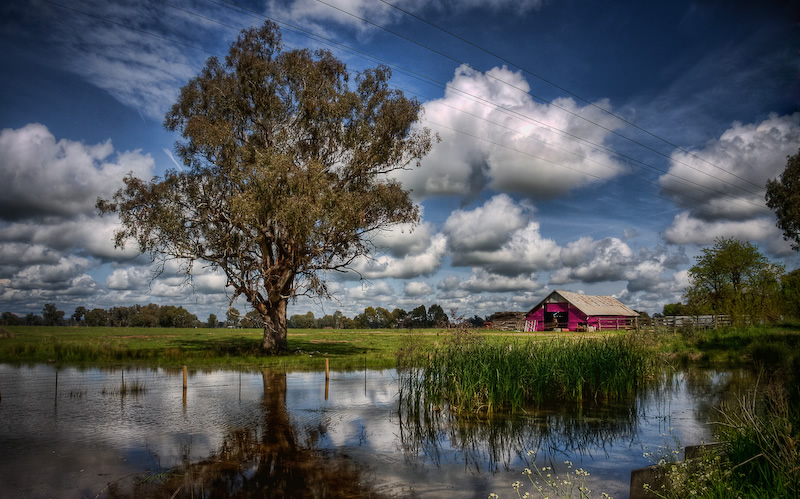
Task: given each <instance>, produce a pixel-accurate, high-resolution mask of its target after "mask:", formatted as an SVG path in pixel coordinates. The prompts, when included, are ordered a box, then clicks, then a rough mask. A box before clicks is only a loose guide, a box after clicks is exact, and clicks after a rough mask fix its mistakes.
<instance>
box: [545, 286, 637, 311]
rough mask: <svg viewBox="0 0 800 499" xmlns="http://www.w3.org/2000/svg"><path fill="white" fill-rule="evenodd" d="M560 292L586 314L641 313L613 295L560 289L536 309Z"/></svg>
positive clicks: (560, 294) (562, 296) (548, 296)
mask: <svg viewBox="0 0 800 499" xmlns="http://www.w3.org/2000/svg"><path fill="white" fill-rule="evenodd" d="M554 294H558V295H559V296H561V298H563V299H564V301H567V302H569V303H570V304H572V305H574V306H575V307H577V308H579V309H580V310H581V311H583V313H584V314H586V315H592V316H595V315H618V316H620V315H621V316H625V317H636V316H638V315H639V314H638V313H636V311H635V310H633V309H632V308H630V307H628V306H626V305H623V304H622V302H620V301H619V300H617V299H616V298H614V297H613V296H591V295H582V294H580V293H573V292H572V291H562V290H560V289H558V290H555V291H553V292H552V293H550V294H549V295H547V298H545V299H544V300H542V301H541V302H539V304H538V305H536V306H535V307H533V308H534V309H536V308H537V307H539V306H540V305H541V304H542V303H544V302H546V301H548V300H549V299H550V297H551V296H553V295H554Z"/></svg>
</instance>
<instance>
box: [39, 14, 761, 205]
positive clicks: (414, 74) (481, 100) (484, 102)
mask: <svg viewBox="0 0 800 499" xmlns="http://www.w3.org/2000/svg"><path fill="white" fill-rule="evenodd" d="M44 1H45V2H46V3H50V4H52V5H55V6H58V7H61V8H64V9H67V10H71V11H73V12H76V13H79V14H83V15H86V16H89V17H91V18H94V19H98V20H100V21H104V22H108V23H110V24H114V25H116V26H120V27H123V28H126V29H130V30H133V31H137V32H139V33H143V34H145V35H148V36H153V37H155V38H158V39H161V40H164V41H167V42H172V43H177V44H180V45H183V46H186V47H189V48H192V49H195V50H200V51H203V52H206V53H209V54H211V55H215V56H221V55H220V54H216V53H214V52H211V51H209V50H206V49H204V48H201V47H196V46H194V45H191V44H187V43H185V42H181V41H178V40H174V39H171V38H168V37H165V36H162V35H159V34H156V33H152V32H149V31H146V30H142V29H139V28H136V27H133V26H129V25H126V24H123V23H120V22H116V21H112V20H110V19H107V18H103V17H100V16H97V15H94V14H90V13H87V12H85V11H81V10H78V9H75V8H72V7H68V6H64V5H62V4H59V3H56V2H53V1H52V0H44ZM157 1H159V3H162V4H164V5H167V6H169V7H172V8H175V9H177V10H180V11H182V12H185V13H188V14H190V15H194V16H197V17H199V18H202V19H205V20H207V21H211V22H214V23H217V24H219V25H221V26H225V27H227V28H230V29H234V30H236V29H239V28H238V27H236V26H232V25H229V24H226V23H223V22H221V21H219V20H216V19H213V18H210V17H207V16H204V15H202V14H200V13H197V12H194V11H191V10H187V9H184V8H182V7H177V6H175V5H172V4H170V3H168V2H164V1H161V0H157ZM207 1H208V2H209V3H213V4H217V5H221V6H223V7H226V8H231V7H236V8H237V9H241V10H243V11H246V12H241V11H239V12H240V13H245V14H247V15H250V16H252V17H254V18H258V19H269V20H271V21H273V22H276V23H279V24H282V25H284V26H287V27H289V28H290V29H292V30H293V31H296V32H299V33H300V34H303V35H304V36H309V37H310V38H314V39H316V40H318V41H321V42H323V43H327V44H330V45H332V46H336V47H339V48H342V49H344V50H347V51H349V52H351V53H355V54H357V55H359V56H363V57H365V58H368V59H370V60H373V61H376V62H380V63H385V64H387V65H390V66H392V67H395V68H398V69H400V70H401V71H402V72H404V73H406V74H408V75H410V76H412V77H415V78H418V79H420V80H423V81H427V82H430V83H433V84H436V85H437V86H443V87H444V88H448V89H450V90H453V91H455V92H458V93H460V94H461V95H464V96H467V97H469V98H470V99H472V100H473V101H476V102H479V103H481V104H482V105H487V106H491V107H492V108H494V109H497V110H499V111H501V112H503V113H505V114H509V115H514V116H515V117H517V118H518V119H521V120H524V121H527V122H531V123H535V124H537V125H538V126H540V127H541V128H545V129H547V130H549V131H551V132H558V133H559V134H561V135H563V136H565V137H567V138H569V139H570V140H575V141H580V142H584V143H586V144H589V145H591V146H592V147H595V148H597V149H600V150H603V151H605V152H607V153H609V154H611V155H614V156H618V157H621V158H625V159H627V160H629V161H631V162H634V163H636V164H640V165H642V166H645V167H647V168H650V169H651V170H654V171H657V172H660V173H663V174H665V175H666V176H670V177H674V178H676V179H677V180H679V181H682V182H684V183H685V184H691V185H694V186H696V188H697V189H703V190H705V191H707V192H709V191H710V192H714V193H716V194H719V195H723V196H728V197H732V198H733V199H734V200H737V201H742V202H746V203H748V204H751V205H753V206H756V207H759V208H763V207H762V206H761V205H759V204H756V203H752V202H751V201H749V200H747V199H744V198H741V197H737V196H734V195H732V194H729V193H725V192H722V191H718V190H715V189H713V188H711V187H708V186H703V185H701V184H699V183H697V182H693V181H691V180H688V179H684V178H682V177H680V176H677V175H674V174H671V173H669V172H665V171H664V170H662V169H659V168H657V167H655V166H652V165H649V164H647V163H644V162H642V161H640V160H637V159H635V158H632V157H630V156H626V155H624V154H621V153H618V152H616V151H614V150H612V149H610V148H607V147H605V146H603V145H601V144H597V143H595V142H592V141H589V140H586V139H583V138H581V137H579V136H577V135H575V134H572V133H569V132H566V131H564V130H560V129H558V128H556V127H553V126H551V125H548V124H546V123H543V122H541V121H538V120H536V119H534V118H531V117H529V116H526V115H524V114H522V113H519V112H516V111H512V110H510V109H507V108H505V107H503V106H500V105H498V104H496V103H494V102H492V101H490V100H488V99H484V98H482V97H479V96H476V95H473V94H470V93H468V92H464V91H462V90H460V89H458V88H456V87H453V86H452V85H450V84H448V83H444V82H441V81H438V80H435V79H433V78H430V77H428V76H425V75H423V74H421V73H418V72H415V71H413V70H410V69H408V68H404V67H402V66H398V65H396V64H393V63H391V62H389V61H385V60H382V59H380V58H377V57H375V56H373V55H371V54H368V53H365V52H362V51H359V50H356V49H354V48H352V47H349V46H347V45H344V44H342V43H339V42H335V41H333V40H330V39H328V38H325V37H321V36H319V35H317V34H315V33H313V32H311V31H308V30H306V29H304V28H302V27H299V26H296V25H292V24H289V23H285V22H282V21H278V20H275V19H273V18H270V17H268V16H265V15H262V14H259V13H257V12H255V11H252V10H249V9H247V8H244V7H242V6H240V5H237V4H235V3H233V2H229V1H225V0H223V1H214V0H207ZM318 1H319V0H318ZM323 3H324V2H323ZM410 93H413V92H410ZM442 104H443V105H445V106H447V107H450V108H452V109H455V110H457V111H460V112H463V113H466V114H468V115H470V116H473V117H475V118H478V119H480V120H482V121H485V122H487V123H489V124H492V125H494V126H499V127H502V128H505V129H507V130H509V131H515V132H518V131H517V130H513V129H511V128H509V127H506V126H505V125H501V124H498V123H496V122H493V121H490V120H488V119H486V118H484V117H481V116H478V115H475V114H473V113H468V112H466V111H463V110H461V109H458V108H456V107H454V106H450V105H448V104H444V103H442ZM431 123H432V124H435V125H437V126H439V127H442V128H445V129H449V130H452V131H454V132H456V133H459V134H463V135H466V136H470V137H473V135H472V134H470V133H468V132H464V131H460V130H456V129H452V128H450V127H447V126H445V125H441V124H437V123H433V122H431ZM526 138H527V139H533V140H537V141H539V142H542V143H544V144H545V145H547V146H548V147H551V148H555V149H559V150H562V151H564V152H566V153H568V154H571V155H574V156H577V157H579V158H582V159H585V160H587V161H591V162H594V163H596V164H599V165H600V166H603V167H605V168H610V169H612V170H614V171H617V172H620V173H622V171H621V170H619V169H616V168H614V167H611V166H609V165H605V164H602V163H599V162H597V161H596V160H591V159H589V158H586V157H584V156H581V155H579V154H577V153H573V152H571V151H569V150H567V149H565V148H561V147H559V146H556V145H554V144H550V143H548V142H546V141H544V140H541V139H538V138H536V137H526ZM482 140H485V141H486V139H482ZM487 142H490V143H493V144H495V145H498V146H500V147H504V148H506V149H509V150H512V151H516V152H519V153H521V154H524V155H527V156H529V157H533V158H535V159H540V160H542V161H545V162H548V163H551V164H554V165H559V166H562V167H564V168H567V169H570V170H573V171H577V172H580V173H582V174H584V175H587V176H590V177H594V178H597V179H599V180H608V179H606V178H604V177H600V176H597V175H593V174H591V173H589V172H586V171H582V170H579V169H576V168H573V167H569V166H566V165H560V164H559V163H557V162H555V161H552V160H548V159H546V158H542V157H539V156H535V155H532V154H530V153H527V152H525V151H521V150H518V149H516V148H512V147H510V146H505V145H502V144H500V143H497V142H494V141H487ZM712 178H716V177H712ZM716 179H717V180H721V179H719V178H716ZM641 180H642V181H644V182H647V183H650V184H653V185H656V186H658V185H657V184H656V183H654V182H651V181H648V180H645V179H641ZM723 182H724V181H723ZM686 197H689V198H691V199H695V200H697V201H700V200H699V199H697V198H693V197H691V196H686Z"/></svg>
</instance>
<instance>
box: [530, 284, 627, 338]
mask: <svg viewBox="0 0 800 499" xmlns="http://www.w3.org/2000/svg"><path fill="white" fill-rule="evenodd" d="M638 318H639V314H638V313H637V312H636V311H635V310H633V309H632V308H630V307H627V306H625V305H623V304H622V303H621V302H620V301H619V300H617V299H616V298H613V297H611V296H590V295H582V294H579V293H573V292H571V291H562V290H556V291H553V292H552V293H550V294H549V295H547V298H545V299H544V300H542V301H541V302H539V303H538V304H537V305H536V306H535V307H533V308H532V309H531V310H530V312H528V314H527V315H526V317H525V331H598V330H602V329H634V328H636V325H637V319H638Z"/></svg>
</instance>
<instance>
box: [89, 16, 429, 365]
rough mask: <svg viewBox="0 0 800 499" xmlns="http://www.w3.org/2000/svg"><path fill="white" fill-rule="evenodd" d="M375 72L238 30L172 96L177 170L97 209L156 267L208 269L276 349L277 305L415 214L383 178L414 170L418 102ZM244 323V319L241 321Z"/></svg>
mask: <svg viewBox="0 0 800 499" xmlns="http://www.w3.org/2000/svg"><path fill="white" fill-rule="evenodd" d="M390 76H391V73H390V70H389V69H388V68H386V67H377V68H373V69H368V70H365V71H363V72H361V73H359V74H358V75H357V76H356V77H355V78H354V80H355V81H353V82H351V81H350V75H349V73H348V72H347V70H346V67H345V65H344V64H343V63H342V62H341V61H339V60H337V59H336V58H335V57H334V56H333V55H332V54H331V53H330V52H327V51H317V52H315V53H313V54H312V53H311V52H310V51H308V50H292V51H284V50H283V48H282V44H281V37H280V33H279V31H278V28H277V27H276V26H275V25H274V24H272V23H270V22H267V23H265V24H264V26H262V27H261V28H258V29H256V28H253V29H249V30H246V31H243V32H242V33H241V35H240V36H239V38H238V39H237V40H236V42H234V43H233V44H232V45H231V47H230V51H229V54H228V56H227V57H226V58H225V60H224V61H220V60H218V59H217V58H216V57H211V58H210V59H208V61H207V62H206V65H205V67H204V68H203V70H202V71H201V73H200V74H199V75H198V76H197V77H195V78H194V79H193V80H191V81H190V82H189V83H188V84H187V85H186V86H185V87H183V89H182V90H181V93H180V97H179V98H178V101H177V102H176V103H175V104H174V106H173V107H172V109H171V111H169V113H168V114H167V116H166V119H165V126H166V128H167V129H169V130H171V131H178V132H180V134H181V136H182V137H183V141H182V142H180V143H178V144H177V146H176V151H177V154H178V156H179V157H180V158H181V159H182V160H183V163H184V165H185V166H186V168H184V169H183V170H182V171H169V172H167V173H166V174H165V175H164V177H163V178H156V179H153V180H142V179H138V178H135V177H132V176H131V177H126V178H125V179H124V182H125V187H124V188H123V189H120V190H119V191H118V192H117V193H116V194H115V195H114V196H113V198H112V199H108V200H106V199H100V200H98V202H97V206H98V209H99V210H100V212H101V213H117V214H118V215H119V217H120V220H121V222H122V225H121V228H120V229H119V230H118V231H117V232H116V234H115V243H116V245H117V246H123V245H124V244H125V243H126V241H128V240H129V239H133V240H135V241H136V243H137V244H138V246H139V249H140V250H141V251H142V252H149V253H150V254H151V255H152V257H153V258H154V261H156V262H158V263H160V264H161V265H162V267H161V268H162V269H163V265H164V264H166V262H167V261H170V260H176V261H178V262H180V263H181V264H182V266H183V267H182V270H183V271H184V272H185V274H186V276H187V278H191V273H192V266H193V263H194V262H197V261H203V262H206V263H208V264H210V265H211V267H213V268H215V269H219V270H221V271H222V272H223V273H224V274H225V276H226V278H227V285H228V286H230V287H231V288H232V289H233V293H232V296H231V301H230V303H231V304H232V303H233V301H234V300H235V299H236V298H237V297H239V296H243V297H245V298H246V300H247V301H248V302H249V304H250V306H251V307H252V308H253V311H255V312H256V313H257V315H258V316H259V317H258V319H259V320H258V321H255V322H260V323H261V324H263V328H264V336H263V341H262V348H263V350H264V351H267V352H276V351H279V350H283V349H285V348H286V346H287V343H286V327H287V318H286V306H287V304H288V302H289V300H291V299H292V298H293V297H296V296H298V295H303V294H308V295H321V296H325V295H327V293H328V289H327V286H326V282H325V273H326V272H329V271H337V270H344V269H347V268H349V266H350V265H351V264H352V263H353V262H354V261H355V260H356V259H357V258H359V257H362V256H364V255H367V254H368V253H369V252H370V250H371V249H372V244H371V236H372V235H374V234H376V233H377V232H378V231H380V230H382V229H385V228H386V227H388V226H389V225H391V224H394V223H416V222H417V221H418V218H419V211H418V207H417V206H416V205H415V204H414V203H413V202H412V200H411V198H410V196H409V193H408V192H407V191H405V190H404V189H403V188H402V186H401V185H400V184H399V183H398V182H396V181H393V180H390V179H388V177H387V175H388V174H390V173H391V172H392V171H395V170H398V169H403V168H407V167H410V166H412V165H413V164H416V165H418V164H419V160H420V159H421V158H422V157H423V156H424V155H425V154H426V153H427V152H428V151H429V150H430V147H431V134H430V133H429V131H428V130H426V129H416V128H413V125H414V123H415V122H416V121H417V119H418V118H419V115H420V112H421V106H420V104H419V102H417V101H416V100H413V99H407V98H406V97H405V96H404V95H403V94H402V92H400V91H398V90H392V89H390V88H389V84H388V81H389V78H390ZM252 319H255V317H254V318H252Z"/></svg>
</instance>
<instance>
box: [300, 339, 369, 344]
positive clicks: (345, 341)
mask: <svg viewBox="0 0 800 499" xmlns="http://www.w3.org/2000/svg"><path fill="white" fill-rule="evenodd" d="M308 342H309V343H315V344H316V343H358V340H356V341H353V342H351V341H349V340H308Z"/></svg>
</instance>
